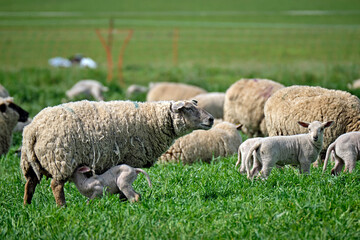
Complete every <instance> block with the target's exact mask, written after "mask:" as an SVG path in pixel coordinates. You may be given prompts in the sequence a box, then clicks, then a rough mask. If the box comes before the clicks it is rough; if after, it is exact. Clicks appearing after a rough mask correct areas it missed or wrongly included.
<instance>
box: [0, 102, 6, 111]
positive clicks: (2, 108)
mask: <svg viewBox="0 0 360 240" xmlns="http://www.w3.org/2000/svg"><path fill="white" fill-rule="evenodd" d="M0 111H1V112H5V111H6V104H5V103H3V104H1V105H0Z"/></svg>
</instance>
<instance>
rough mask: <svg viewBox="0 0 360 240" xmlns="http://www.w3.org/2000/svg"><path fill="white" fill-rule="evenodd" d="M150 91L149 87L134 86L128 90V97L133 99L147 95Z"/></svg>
mask: <svg viewBox="0 0 360 240" xmlns="http://www.w3.org/2000/svg"><path fill="white" fill-rule="evenodd" d="M147 91H149V88H148V87H145V86H141V85H136V84H132V85H130V86H129V87H128V88H127V89H126V97H127V98H131V97H132V96H134V95H137V94H141V93H146V92H147Z"/></svg>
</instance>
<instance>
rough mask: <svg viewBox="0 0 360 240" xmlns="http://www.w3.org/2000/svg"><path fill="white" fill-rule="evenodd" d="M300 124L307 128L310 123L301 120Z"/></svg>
mask: <svg viewBox="0 0 360 240" xmlns="http://www.w3.org/2000/svg"><path fill="white" fill-rule="evenodd" d="M298 124H300V126H302V127H304V128H307V127H308V126H309V125H310V123H307V122H301V121H298Z"/></svg>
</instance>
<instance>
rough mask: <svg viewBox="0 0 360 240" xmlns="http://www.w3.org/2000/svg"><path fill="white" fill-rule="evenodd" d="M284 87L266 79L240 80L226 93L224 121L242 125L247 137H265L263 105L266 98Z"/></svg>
mask: <svg viewBox="0 0 360 240" xmlns="http://www.w3.org/2000/svg"><path fill="white" fill-rule="evenodd" d="M283 87H284V86H283V85H282V84H280V83H277V82H274V81H271V80H268V79H241V80H239V81H237V82H236V83H234V84H233V85H231V86H230V87H229V89H228V90H227V91H226V95H225V103H224V120H225V121H228V122H231V123H234V124H242V125H243V127H242V131H243V132H244V133H245V134H246V135H248V136H249V137H262V136H267V135H268V134H267V130H266V126H265V120H264V105H265V102H266V101H267V100H268V98H269V97H270V96H271V95H272V94H274V93H275V92H276V91H277V90H279V89H281V88H283Z"/></svg>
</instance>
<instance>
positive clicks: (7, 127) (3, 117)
mask: <svg viewBox="0 0 360 240" xmlns="http://www.w3.org/2000/svg"><path fill="white" fill-rule="evenodd" d="M28 116H29V113H28V112H26V111H25V110H23V109H22V108H21V107H19V106H18V105H16V104H15V103H14V102H13V99H12V98H0V129H1V131H0V155H3V154H6V153H7V152H8V151H9V148H10V146H11V139H12V133H13V129H14V128H15V126H16V124H17V123H18V122H25V121H26V120H27V118H28Z"/></svg>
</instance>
